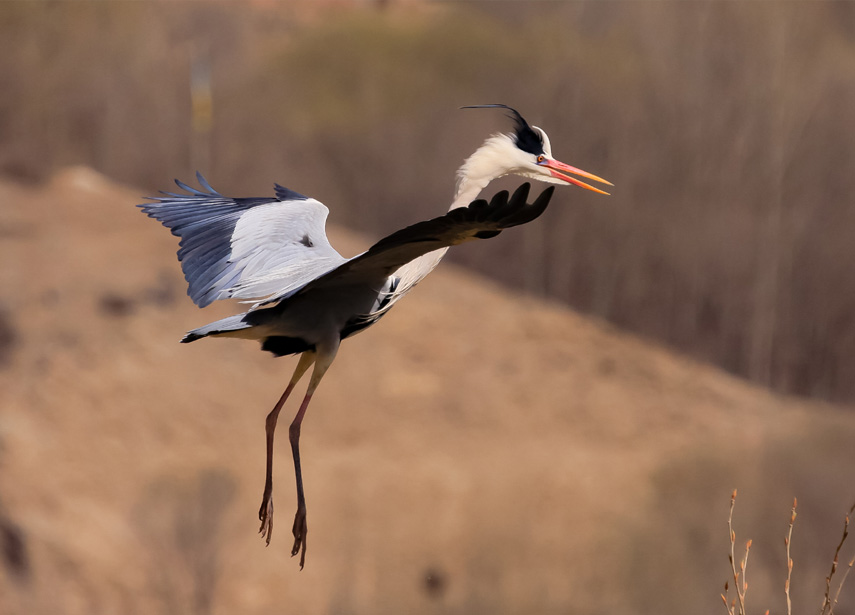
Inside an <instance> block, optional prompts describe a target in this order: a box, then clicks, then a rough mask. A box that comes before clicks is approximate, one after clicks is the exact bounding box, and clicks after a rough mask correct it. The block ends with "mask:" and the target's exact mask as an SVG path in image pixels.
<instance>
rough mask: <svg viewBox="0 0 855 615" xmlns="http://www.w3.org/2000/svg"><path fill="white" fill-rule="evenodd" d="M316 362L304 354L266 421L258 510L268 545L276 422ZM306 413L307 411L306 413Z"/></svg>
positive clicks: (262, 531)
mask: <svg viewBox="0 0 855 615" xmlns="http://www.w3.org/2000/svg"><path fill="white" fill-rule="evenodd" d="M314 360H315V353H314V352H304V353H303V354H302V356H300V361H299V362H298V363H297V368H296V369H295V370H294V375H293V376H291V381H290V382H289V383H288V387H287V388H286V389H285V392H284V393H282V397H280V398H279V401H278V402H276V405H275V406H274V407H273V410H271V411H270V414H268V415H267V419H266V420H265V424H264V426H265V431H266V432H267V476H266V478H265V480H264V495H263V496H262V499H261V508H260V509H259V510H258V518H259V519H260V520H261V527H260V528H259V530H258V531H259V533H260V534H261V535H262V536H263V537H266V538H267V544H268V545H269V544H270V538H271V537H272V536H273V432H275V431H276V421H277V419H278V418H279V411H280V410H282V406H283V405H284V404H285V401H286V400H287V399H288V396H289V395H291V391H293V390H294V387H295V386H296V385H297V382H299V380H300V378H302V377H303V374H305V373H306V370H307V369H309V367H311V365H312V363H313V362H314ZM304 412H305V411H304Z"/></svg>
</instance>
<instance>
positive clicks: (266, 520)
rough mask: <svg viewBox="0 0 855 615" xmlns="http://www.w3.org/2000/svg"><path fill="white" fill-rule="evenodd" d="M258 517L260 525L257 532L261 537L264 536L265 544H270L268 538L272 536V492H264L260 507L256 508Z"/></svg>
mask: <svg viewBox="0 0 855 615" xmlns="http://www.w3.org/2000/svg"><path fill="white" fill-rule="evenodd" d="M258 518H259V519H260V520H261V527H260V528H258V533H259V534H261V537H262V538H266V544H268V545H269V544H270V538H271V537H272V536H273V494H272V493H267V492H265V494H264V498H263V499H262V501H261V508H259V509H258Z"/></svg>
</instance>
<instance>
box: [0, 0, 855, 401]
mask: <svg viewBox="0 0 855 615" xmlns="http://www.w3.org/2000/svg"><path fill="white" fill-rule="evenodd" d="M193 83H195V84H196V96H195V103H194V102H193V99H192V98H191V85H192V84H193ZM492 102H503V103H506V104H510V105H512V106H515V107H517V108H518V109H520V111H521V112H522V113H523V114H524V115H525V116H526V117H527V118H528V119H529V121H531V122H532V123H534V124H536V125H540V126H542V127H544V128H545V129H546V130H547V132H548V133H549V135H550V137H551V139H552V144H553V149H554V153H555V155H556V157H558V158H559V159H560V160H565V161H567V162H569V163H570V164H573V165H576V166H579V167H581V168H583V169H586V170H590V171H592V172H594V173H597V174H599V175H601V176H603V177H606V178H608V179H610V180H612V181H613V182H614V183H615V184H616V185H617V189H616V190H614V196H612V197H611V198H609V199H605V198H599V197H596V196H593V195H588V194H583V193H582V191H580V190H566V191H561V192H559V195H558V197H557V201H556V203H555V206H554V207H553V210H554V211H553V214H552V219H551V222H550V224H548V225H547V224H545V225H532V226H531V227H530V228H526V229H524V230H523V231H522V232H520V233H516V234H514V235H511V236H509V237H507V238H504V237H503V238H502V241H497V242H491V243H490V244H485V245H479V246H477V248H472V249H468V250H459V251H457V252H456V253H454V254H453V255H452V258H453V259H454V260H456V261H457V262H460V263H464V264H466V265H469V266H472V267H474V268H476V269H477V270H479V271H482V272H483V273H484V274H485V275H489V276H493V277H496V278H498V279H500V280H501V281H502V282H505V283H508V284H510V285H512V286H515V287H519V288H523V289H525V290H526V291H528V292H532V293H536V294H541V295H545V296H548V297H551V298H555V299H558V300H561V301H564V302H566V303H568V304H569V305H571V306H572V307H573V308H575V309H577V310H580V311H582V312H584V313H589V314H593V315H596V316H599V317H601V318H604V319H606V320H608V321H610V322H613V323H615V324H617V325H618V326H620V327H622V328H626V329H628V330H631V331H635V332H638V333H641V334H643V335H646V336H649V337H652V338H655V339H658V340H661V341H663V342H665V343H667V344H669V345H671V346H673V347H675V348H677V349H679V350H680V351H682V352H686V353H689V354H691V355H694V356H695V357H698V358H700V359H703V360H705V361H710V362H713V363H715V364H717V365H720V366H721V367H723V368H725V369H726V370H728V371H730V372H732V373H735V374H738V375H740V376H744V377H747V378H749V379H751V380H753V381H756V382H758V383H760V384H763V385H766V386H771V387H773V388H774V389H776V390H779V391H783V392H787V393H795V394H798V395H806V396H811V397H818V398H822V399H827V400H834V401H841V402H849V403H851V402H852V401H855V276H853V275H852V271H851V270H852V265H851V264H852V263H853V262H855V241H853V240H852V237H853V235H855V207H853V203H852V201H853V194H855V174H853V172H852V169H853V168H855V145H853V143H855V115H853V113H852V110H853V109H855V5H853V3H850V2H828V3H826V2H780V3H779V2H771V3H770V2H687V3H680V2H660V3H650V2H644V3H636V2H599V1H590V2H586V1H580V2H570V3H564V2H540V3H537V2H533V3H519V2H471V3H470V2H467V3H460V4H457V3H419V2H411V3H403V4H398V3H394V2H379V3H367V2H366V3H353V4H351V3H331V4H329V5H325V4H323V3H322V4H321V5H315V4H310V3H279V2H259V3H240V2H233V3H205V2H201V3H200V2H175V3H169V2H161V3H145V2H130V3H112V2H93V3H86V2H35V3H31V2H4V3H3V4H2V6H0V173H2V174H4V175H6V176H11V177H16V178H19V179H24V180H29V181H38V180H43V179H44V178H46V177H48V176H49V175H50V174H51V173H52V172H53V171H55V170H57V169H59V168H61V167H63V166H65V165H68V164H80V163H84V164H87V165H90V166H92V167H94V168H95V169H97V170H99V171H101V172H103V173H105V174H107V175H109V176H110V177H114V178H116V179H119V180H121V181H124V182H128V183H130V184H132V185H135V186H140V187H142V188H144V189H145V190H147V191H153V190H157V189H164V188H168V187H169V185H170V182H171V180H172V178H173V177H176V176H177V177H181V178H184V179H188V178H191V177H192V173H193V171H195V170H196V169H199V170H200V171H202V172H203V173H204V174H205V175H206V176H207V177H208V179H209V180H210V181H211V182H212V183H213V185H214V186H215V187H217V188H219V189H220V190H222V191H224V192H225V193H227V194H235V195H266V194H268V193H269V192H270V186H271V184H272V182H273V181H278V182H280V183H282V184H284V185H287V186H289V187H291V188H293V189H295V190H298V191H301V192H303V193H305V194H311V195H313V196H316V197H317V198H319V199H320V200H321V201H323V202H325V203H326V204H327V205H329V206H330V207H331V209H332V212H333V213H332V218H331V219H332V221H333V222H334V223H338V224H345V225H347V226H350V227H352V228H355V229H358V230H361V231H365V232H368V233H370V234H371V235H372V236H375V237H377V236H382V235H383V234H385V233H387V232H389V231H391V230H394V229H396V228H398V227H399V226H401V225H403V224H406V223H408V222H412V221H415V220H418V219H420V218H423V217H425V216H431V215H433V214H435V213H437V212H440V211H442V210H443V209H444V208H445V206H446V204H447V203H448V202H449V201H450V198H451V194H452V191H453V188H454V177H453V174H454V171H455V170H456V168H457V167H458V166H459V164H460V162H461V161H462V160H463V158H464V157H465V156H467V155H468V154H469V153H471V151H473V150H474V149H475V148H476V147H477V146H478V145H479V144H480V143H481V141H482V140H483V139H484V137H485V136H486V135H487V134H489V133H490V132H493V131H500V130H506V129H507V127H508V122H507V121H506V120H504V119H503V118H502V117H501V116H500V114H499V113H497V112H486V111H458V110H457V107H459V106H461V105H465V104H479V103H492ZM193 104H195V105H196V109H197V114H196V119H195V131H194V121H192V118H191V115H192V107H193Z"/></svg>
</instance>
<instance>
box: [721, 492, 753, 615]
mask: <svg viewBox="0 0 855 615" xmlns="http://www.w3.org/2000/svg"><path fill="white" fill-rule="evenodd" d="M735 504H736V489H734V490H733V494H732V495H731V496H730V514H729V515H728V517H727V529H728V530H730V556H729V558H728V559H730V569H731V572H733V585H734V587H735V588H736V599H737V600H738V601H739V611H738V613H739V615H745V590H746V589H747V588H748V585H747V584H746V583H745V566H746V563H747V562H748V550H749V549H750V548H751V541H750V540H749V541H748V543H747V544H746V545H745V557H743V558H742V562H741V563H740V565H739V570H738V571H737V569H736V555H735V553H734V548H735V546H736V532H734V531H733V507H734V505H735ZM740 572H741V573H742V583H741V584H740V582H739V574H740ZM725 591H727V585H725ZM725 604H727V600H726V599H725ZM734 607H735V605H734V604H731V605H730V607H729V608H728V611H730V613H734Z"/></svg>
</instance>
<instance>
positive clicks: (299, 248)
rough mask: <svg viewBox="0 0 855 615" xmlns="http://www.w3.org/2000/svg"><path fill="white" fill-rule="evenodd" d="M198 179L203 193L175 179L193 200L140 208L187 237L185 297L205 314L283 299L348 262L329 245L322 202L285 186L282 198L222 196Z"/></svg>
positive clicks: (170, 199) (166, 195)
mask: <svg viewBox="0 0 855 615" xmlns="http://www.w3.org/2000/svg"><path fill="white" fill-rule="evenodd" d="M196 177H197V179H198V181H199V185H200V186H201V187H202V190H198V189H196V188H193V187H191V186H188V185H187V184H185V183H184V182H181V181H179V180H175V183H176V185H177V186H178V187H179V188H181V189H182V190H184V191H186V192H187V194H180V193H175V192H162V194H163V196H159V197H149V200H151V201H152V202H151V203H145V204H142V205H139V207H140V208H141V209H142V211H143V212H144V213H146V214H147V215H148V216H150V217H152V218H155V219H157V220H159V221H160V222H161V223H162V224H163V225H164V226H166V227H167V228H169V229H170V230H171V231H172V234H173V235H176V236H178V237H180V238H181V241H180V242H179V250H178V260H179V261H181V268H182V270H183V271H184V277H185V279H186V280H187V283H188V290H187V294H188V295H190V298H191V299H192V300H193V302H194V303H196V304H197V305H199V306H200V307H205V306H206V305H209V304H210V303H211V302H213V301H215V300H217V299H226V298H229V297H263V296H266V295H269V294H271V293H273V292H277V291H280V292H281V291H283V290H285V289H287V288H289V287H290V286H293V285H295V284H296V285H298V286H300V285H303V284H305V283H306V281H308V279H311V278H308V279H307V276H309V275H311V276H315V277H316V276H317V275H320V274H322V273H324V272H326V271H328V270H329V269H331V268H334V267H336V266H337V265H339V264H340V263H342V262H344V260H345V259H344V258H342V257H341V255H339V254H338V252H336V251H335V250H334V249H333V248H332V246H331V245H330V244H329V241H328V240H327V237H326V231H325V228H324V227H325V223H326V216H327V213H328V210H327V208H326V207H324V206H323V205H322V204H321V203H319V202H318V201H316V200H314V199H309V198H307V197H305V196H303V195H301V194H299V193H297V192H294V191H293V190H288V189H287V188H283V187H282V186H279V185H277V186H276V197H268V198H264V197H263V198H230V197H224V196H223V195H221V194H220V193H219V192H217V191H216V190H214V189H213V188H212V187H211V185H210V184H209V183H208V182H207V180H205V178H204V177H203V176H202V175H201V174H200V173H197V174H196ZM289 276H293V277H289Z"/></svg>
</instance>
